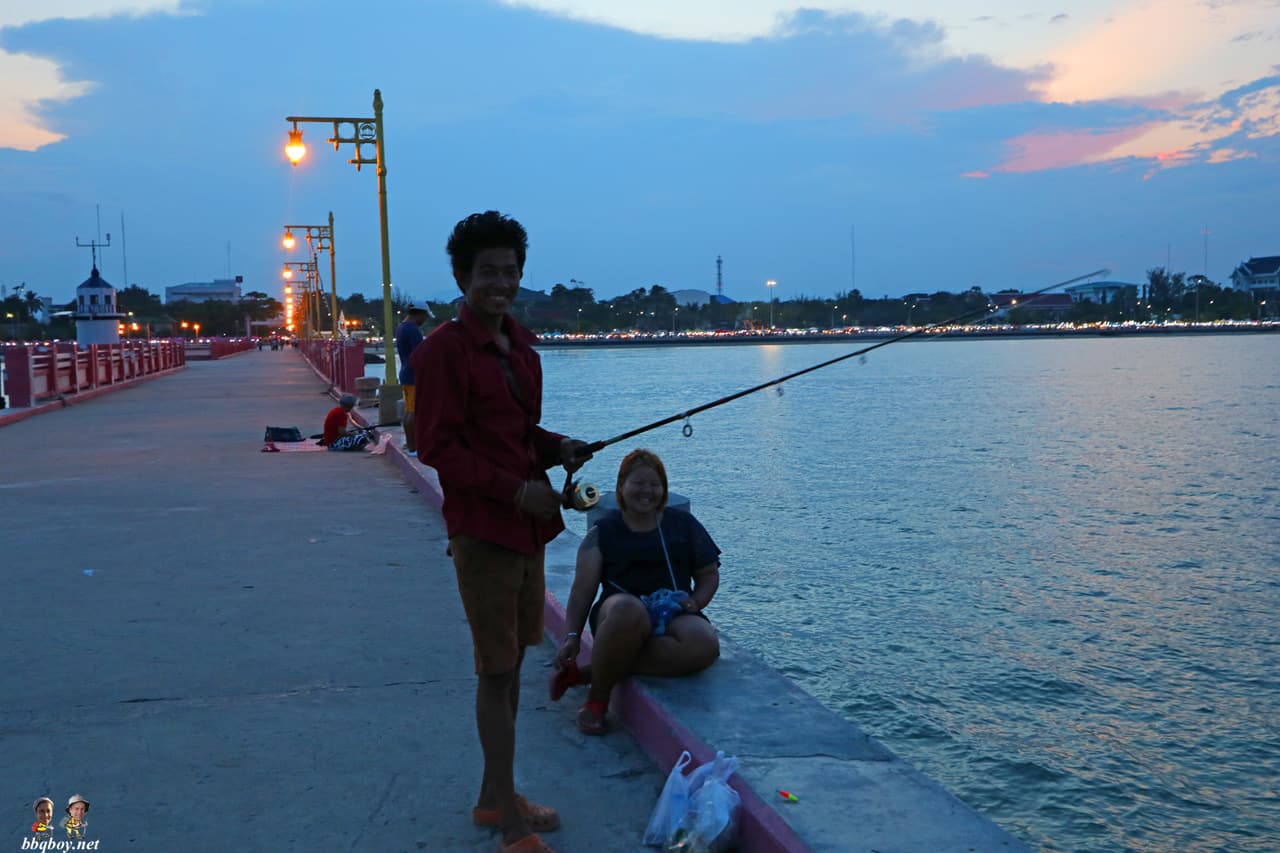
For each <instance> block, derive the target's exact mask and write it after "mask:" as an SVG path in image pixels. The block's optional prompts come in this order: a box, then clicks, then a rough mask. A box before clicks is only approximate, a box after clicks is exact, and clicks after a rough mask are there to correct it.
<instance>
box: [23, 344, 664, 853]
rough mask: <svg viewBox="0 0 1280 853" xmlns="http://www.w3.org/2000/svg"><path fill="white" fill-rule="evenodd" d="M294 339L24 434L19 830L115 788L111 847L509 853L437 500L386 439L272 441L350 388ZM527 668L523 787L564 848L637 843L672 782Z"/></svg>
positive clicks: (103, 818) (534, 656) (102, 825)
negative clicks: (265, 444) (272, 445)
mask: <svg viewBox="0 0 1280 853" xmlns="http://www.w3.org/2000/svg"><path fill="white" fill-rule="evenodd" d="M325 390H326V389H325V386H324V385H323V384H322V383H321V382H320V381H319V380H318V379H317V378H316V376H315V374H314V373H313V372H312V370H311V369H310V368H309V367H308V366H307V365H306V364H305V363H304V362H303V360H302V358H301V357H300V356H299V355H298V354H297V353H296V352H293V351H284V352H269V351H267V352H250V353H247V354H244V355H240V356H236V357H235V358H231V359H226V360H223V361H216V362H192V363H189V364H188V366H187V367H186V369H185V370H183V371H180V372H179V373H178V374H175V375H173V376H166V377H161V378H158V379H156V380H154V381H150V382H146V383H143V384H140V385H138V386H136V387H134V388H129V389H126V390H122V391H119V392H117V393H113V394H109V395H105V396H103V397H101V398H99V399H96V400H93V401H89V402H86V403H85V404H84V405H79V406H73V407H71V408H68V409H65V410H62V411H58V412H51V413H48V414H45V415H43V416H41V417H37V418H29V419H27V420H24V421H22V422H20V423H15V424H12V425H10V426H7V427H5V428H4V429H0V518H2V519H3V527H2V528H0V529H3V531H4V533H3V538H2V539H0V564H3V566H4V569H5V570H4V572H3V574H2V576H0V577H2V578H3V580H2V581H0V582H2V583H3V584H4V590H3V604H0V648H3V649H4V650H5V655H4V663H5V666H4V667H3V668H2V671H0V761H2V762H3V766H4V771H5V772H4V781H3V785H2V786H0V797H3V814H4V815H5V818H4V820H3V822H0V825H2V826H4V827H6V828H5V829H3V830H0V844H8V845H12V846H10V847H6V848H5V849H15V850H16V849H21V844H22V838H23V837H24V835H25V836H28V837H29V833H28V832H27V831H26V830H27V827H29V826H30V823H31V820H32V819H33V818H32V816H31V815H32V811H31V804H32V802H33V801H34V800H35V799H36V798H37V797H39V796H44V795H48V796H50V797H52V798H53V799H54V801H55V802H56V803H57V808H56V810H55V817H57V818H60V817H61V816H62V814H63V811H62V810H63V807H64V806H65V805H66V801H67V799H68V798H69V797H70V796H71V795H72V794H76V793H79V794H83V795H84V796H85V797H86V798H87V799H88V800H89V801H90V802H91V803H92V808H91V811H90V812H89V814H88V818H89V825H88V832H87V834H86V838H88V839H101V844H100V847H99V849H102V850H113V851H118V850H147V851H149V850H183V851H206V850H207V851H218V853H225V851H228V850H237V851H242V850H243V851H255V850H272V851H278V850H308V851H326V853H331V851H379V853H382V851H417V850H424V849H425V850H459V851H470V850H477V851H479V850H492V849H494V847H495V846H496V837H497V836H496V834H495V833H491V832H489V831H487V830H483V829H479V828H476V827H474V826H472V825H471V823H470V809H471V806H472V805H473V800H474V796H475V792H476V790H477V789H478V786H479V779H480V769H481V758H480V750H479V744H478V742H477V738H476V733H475V728H474V723H473V710H472V709H473V697H474V687H475V676H474V674H473V669H472V659H471V645H470V638H469V635H468V632H467V627H466V622H465V619H464V617H463V614H462V609H461V606H460V604H459V602H458V595H457V589H456V586H455V584H454V578H453V569H452V564H451V562H450V561H449V559H448V558H447V557H445V555H444V547H445V541H444V529H443V523H442V522H441V520H440V517H439V514H438V513H437V512H435V511H433V510H430V509H429V507H428V506H427V505H426V504H425V503H424V502H423V501H422V500H421V499H420V498H419V496H418V495H417V494H416V493H415V492H414V490H413V489H412V488H411V487H410V486H408V485H406V483H405V482H404V481H403V480H402V479H401V477H400V475H399V474H398V473H397V471H396V470H395V468H394V466H393V465H392V464H391V463H390V462H389V460H388V459H387V458H386V457H377V456H371V455H367V454H355V453H346V454H337V453H260V452H259V449H260V447H261V445H262V442H261V438H262V433H263V428H264V427H265V426H266V425H268V424H270V425H272V426H298V427H300V428H301V429H302V431H303V433H304V434H309V433H313V432H319V430H320V423H321V420H322V418H323V417H324V414H325V412H326V411H327V410H328V409H329V408H330V407H331V405H332V402H331V399H330V398H329V397H327V396H325ZM552 655H553V650H552V648H551V646H550V644H549V643H544V644H543V646H541V647H540V648H538V649H535V650H531V655H530V658H529V659H528V660H527V661H526V664H525V668H524V682H523V684H524V690H525V693H524V699H523V702H522V704H521V716H520V722H519V734H518V737H519V744H518V747H517V749H518V759H517V770H516V773H517V785H518V787H519V788H520V790H521V791H523V792H524V793H526V794H527V795H529V796H530V798H532V799H535V800H538V801H540V802H547V803H551V804H553V805H555V806H556V807H557V808H559V809H560V811H561V815H562V818H563V821H564V826H563V828H562V829H561V830H560V831H558V832H555V833H549V834H548V835H547V836H546V840H547V841H548V842H550V843H552V844H553V845H554V846H555V847H556V848H557V849H558V850H562V851H611V850H637V849H641V844H640V836H641V833H642V832H643V829H644V826H645V823H646V821H647V820H648V816H649V812H650V809H651V808H652V806H653V803H654V801H655V800H656V798H657V795H658V792H659V790H660V789H661V786H662V783H663V776H662V774H660V773H659V772H658V771H657V770H656V769H655V768H654V767H653V765H652V764H651V763H650V761H649V760H648V759H647V758H646V757H645V756H644V754H643V753H642V752H641V751H640V749H639V748H638V746H637V745H636V743H635V742H634V741H633V740H632V739H631V738H630V736H629V735H628V734H626V733H625V732H621V731H619V732H615V733H613V734H611V735H609V736H608V737H606V738H584V737H583V736H581V735H580V734H578V733H577V731H576V729H574V728H573V726H572V722H571V719H572V715H571V713H570V710H571V709H568V708H566V707H565V706H564V705H563V704H558V705H553V704H551V703H549V702H548V701H547V698H546V688H545V678H546V675H547V673H548V671H549V670H548V669H547V668H546V664H547V662H548V661H549V660H550V659H551V657H552Z"/></svg>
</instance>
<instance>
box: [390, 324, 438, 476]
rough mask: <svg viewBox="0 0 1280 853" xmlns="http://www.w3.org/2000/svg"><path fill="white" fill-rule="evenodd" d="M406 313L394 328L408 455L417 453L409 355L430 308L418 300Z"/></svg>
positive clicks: (405, 442)
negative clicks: (402, 320) (401, 321)
mask: <svg viewBox="0 0 1280 853" xmlns="http://www.w3.org/2000/svg"><path fill="white" fill-rule="evenodd" d="M405 313H406V314H407V315H408V316H407V317H406V319H405V321H404V322H403V323H401V324H400V326H399V328H397V329H396V356H397V357H398V358H399V359H400V374H399V379H400V389H401V390H402V391H403V392H404V449H405V450H406V451H408V453H409V455H410V456H417V455H418V442H417V437H416V436H415V435H414V426H413V408H414V406H413V397H414V391H413V384H414V383H413V366H412V365H410V364H409V356H411V355H413V351H414V349H415V348H416V347H417V346H418V344H420V343H422V324H423V323H425V322H427V318H428V317H430V316H431V309H430V308H427V307H426V305H425V304H422V303H418V302H411V303H409V307H408V308H406V309H405Z"/></svg>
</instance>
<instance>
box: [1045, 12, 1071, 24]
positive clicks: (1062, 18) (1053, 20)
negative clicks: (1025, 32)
mask: <svg viewBox="0 0 1280 853" xmlns="http://www.w3.org/2000/svg"><path fill="white" fill-rule="evenodd" d="M1070 19H1071V16H1070V15H1068V14H1067V13H1066V12H1059V13H1058V14H1056V15H1054V16H1053V17H1052V18H1050V19H1049V23H1051V24H1056V23H1059V22H1061V21H1068V20H1070Z"/></svg>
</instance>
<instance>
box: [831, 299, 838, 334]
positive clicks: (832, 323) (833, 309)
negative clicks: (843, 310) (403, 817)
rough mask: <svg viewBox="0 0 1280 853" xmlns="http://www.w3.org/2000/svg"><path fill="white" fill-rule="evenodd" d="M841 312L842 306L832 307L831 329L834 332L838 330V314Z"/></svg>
mask: <svg viewBox="0 0 1280 853" xmlns="http://www.w3.org/2000/svg"><path fill="white" fill-rule="evenodd" d="M839 310H840V306H839V305H836V304H834V303H833V304H832V306H831V327H830V328H831V329H832V331H834V330H835V328H836V312H837V311H839Z"/></svg>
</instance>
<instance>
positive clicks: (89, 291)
mask: <svg viewBox="0 0 1280 853" xmlns="http://www.w3.org/2000/svg"><path fill="white" fill-rule="evenodd" d="M122 317H124V315H123V314H121V313H120V312H119V311H117V310H116V289H115V288H114V287H112V286H111V285H110V284H108V283H107V280H106V279H104V278H103V277H102V276H101V275H99V274H98V267H97V265H95V266H94V268H93V272H91V273H90V274H89V277H88V278H86V279H85V280H84V284H82V285H80V286H79V287H77V288H76V342H77V343H79V344H80V345H81V346H89V345H90V344H118V343H120V319H121V318H122Z"/></svg>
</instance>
